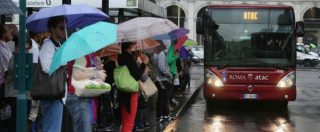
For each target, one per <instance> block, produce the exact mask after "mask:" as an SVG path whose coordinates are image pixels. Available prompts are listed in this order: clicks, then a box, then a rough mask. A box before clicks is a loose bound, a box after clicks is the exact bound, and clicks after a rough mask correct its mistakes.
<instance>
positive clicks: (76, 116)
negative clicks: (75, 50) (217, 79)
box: [0, 16, 191, 132]
mask: <svg viewBox="0 0 320 132" xmlns="http://www.w3.org/2000/svg"><path fill="white" fill-rule="evenodd" d="M65 23H66V22H65V19H64V17H63V16H57V17H51V18H50V19H49V20H48V29H49V31H48V32H46V33H35V32H30V31H29V32H28V37H27V39H26V51H25V52H26V53H32V55H33V63H34V64H36V63H40V64H41V67H42V70H43V72H45V73H48V72H49V69H50V65H51V63H52V58H53V56H54V54H55V52H56V51H57V49H59V47H60V46H61V45H62V44H63V42H64V41H65V40H66V32H65V27H66V25H65ZM13 27H14V26H13ZM17 33H18V29H17V28H16V27H15V28H12V26H11V27H10V26H8V25H0V84H1V88H0V111H1V112H0V128H1V131H3V132H9V131H10V132H11V131H15V129H16V101H17V95H18V92H17V90H14V88H13V87H14V85H13V60H14V59H13V58H14V57H13V53H17V52H18V47H19V45H18V43H19V42H18V40H19V36H18V34H17ZM175 43H176V41H173V42H172V44H171V47H167V49H164V48H162V47H160V46H158V47H155V48H153V53H144V52H143V51H132V48H133V46H134V45H135V42H124V43H122V44H121V54H116V55H111V56H106V57H99V56H96V54H95V53H92V54H89V55H86V56H83V57H81V58H78V59H76V60H73V61H70V62H68V63H67V64H65V66H66V67H67V70H68V71H67V72H68V80H67V81H66V82H67V84H66V87H67V92H66V96H65V97H64V98H62V99H55V100H32V98H31V97H30V95H29V93H26V94H27V97H28V113H29V118H28V119H29V128H28V129H29V130H28V131H39V130H41V131H43V132H60V131H74V132H91V131H93V130H94V128H96V126H98V127H101V126H104V129H105V130H109V131H113V130H114V128H113V127H115V125H114V124H115V122H116V120H117V119H116V118H120V119H119V120H121V131H122V132H131V131H143V130H145V129H146V128H148V127H149V126H150V124H149V121H150V111H152V110H154V109H153V107H152V106H153V105H154V106H156V109H155V111H156V121H158V122H170V121H171V120H172V115H171V111H172V110H173V109H174V108H175V107H176V106H177V105H178V103H179V102H178V101H177V98H179V97H182V96H184V95H185V94H187V93H186V92H185V89H186V87H188V86H187V85H188V84H189V82H190V66H191V59H183V60H182V59H179V51H178V50H174V48H172V47H173V46H174V44H175ZM12 47H14V48H12ZM170 48H171V49H170ZM169 50H174V51H173V53H174V54H169ZM172 58H173V59H172ZM117 66H127V67H128V69H129V72H130V74H131V75H132V77H133V78H134V79H135V80H136V81H139V80H141V78H143V77H144V76H146V75H147V76H149V77H150V78H151V79H152V81H153V82H154V83H155V85H156V86H157V88H158V93H157V94H156V95H154V96H152V97H150V98H148V99H145V98H144V96H142V95H141V93H139V92H132V93H128V92H123V91H118V90H117V88H116V86H115V82H114V78H113V77H114V75H113V74H114V72H113V71H114V69H115V68H116V67H117ZM91 67H96V68H91ZM71 77H73V78H74V79H76V80H84V79H93V78H98V79H100V80H103V81H105V82H106V83H108V84H110V85H111V86H112V89H111V91H110V92H108V93H107V94H103V95H101V96H99V97H92V98H87V97H79V96H77V95H75V89H74V87H73V85H72V83H71ZM189 85H190V84H189ZM157 97H159V98H157ZM117 112H119V113H120V115H121V116H115V115H116V113H117Z"/></svg>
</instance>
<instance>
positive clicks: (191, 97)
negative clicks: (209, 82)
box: [175, 83, 203, 118]
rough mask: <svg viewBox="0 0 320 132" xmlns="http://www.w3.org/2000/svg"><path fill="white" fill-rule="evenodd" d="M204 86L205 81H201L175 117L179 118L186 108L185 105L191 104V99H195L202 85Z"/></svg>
mask: <svg viewBox="0 0 320 132" xmlns="http://www.w3.org/2000/svg"><path fill="white" fill-rule="evenodd" d="M202 86H203V83H201V84H200V85H199V86H198V88H197V89H196V90H195V91H194V92H193V93H192V95H191V96H190V98H188V99H187V101H186V102H185V103H184V104H183V105H182V106H181V108H180V109H179V110H178V112H177V113H176V115H175V118H177V117H178V116H180V114H181V113H182V112H183V111H184V110H185V107H186V106H187V105H188V104H190V100H192V99H194V98H195V97H196V95H198V94H199V92H200V89H201V87H202Z"/></svg>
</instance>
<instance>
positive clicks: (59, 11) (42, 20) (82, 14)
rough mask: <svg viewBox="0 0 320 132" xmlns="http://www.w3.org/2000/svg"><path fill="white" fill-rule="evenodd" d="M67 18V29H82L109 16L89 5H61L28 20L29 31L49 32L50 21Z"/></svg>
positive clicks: (40, 12) (45, 9)
mask: <svg viewBox="0 0 320 132" xmlns="http://www.w3.org/2000/svg"><path fill="white" fill-rule="evenodd" d="M62 15H63V16H65V18H66V20H67V28H68V29H75V28H82V27H85V26H87V25H90V24H93V23H96V22H97V21H102V20H106V19H107V18H109V16H108V15H106V14H105V13H103V12H102V11H100V10H98V9H96V8H93V7H90V6H87V5H61V6H56V7H51V8H42V9H41V10H40V11H39V12H37V13H35V14H32V15H31V16H29V17H28V18H27V29H29V30H31V31H34V32H45V31H47V30H48V28H47V25H48V19H49V18H50V17H54V16H62Z"/></svg>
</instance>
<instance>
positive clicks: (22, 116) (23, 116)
mask: <svg viewBox="0 0 320 132" xmlns="http://www.w3.org/2000/svg"><path fill="white" fill-rule="evenodd" d="M20 9H21V11H22V13H23V14H21V15H20V16H19V32H20V35H19V36H20V37H19V54H18V57H19V58H18V62H19V63H18V64H19V65H18V81H19V84H18V87H19V95H18V97H17V120H16V123H17V124H16V129H17V132H25V131H26V130H27V98H26V95H25V91H26V71H25V70H26V63H25V60H26V55H25V42H26V38H25V36H26V32H25V30H26V16H25V12H26V1H25V0H20ZM16 66H17V64H15V67H16Z"/></svg>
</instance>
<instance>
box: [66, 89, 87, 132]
mask: <svg viewBox="0 0 320 132" xmlns="http://www.w3.org/2000/svg"><path fill="white" fill-rule="evenodd" d="M66 106H67V108H68V111H69V113H70V115H71V117H72V120H73V123H72V124H73V131H74V132H91V131H92V125H91V122H90V119H91V116H90V115H91V110H90V109H91V107H90V99H89V98H81V97H78V96H76V95H74V94H68V97H67V102H66Z"/></svg>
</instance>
